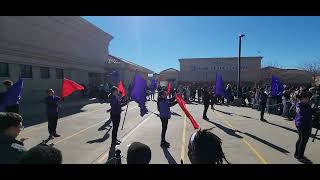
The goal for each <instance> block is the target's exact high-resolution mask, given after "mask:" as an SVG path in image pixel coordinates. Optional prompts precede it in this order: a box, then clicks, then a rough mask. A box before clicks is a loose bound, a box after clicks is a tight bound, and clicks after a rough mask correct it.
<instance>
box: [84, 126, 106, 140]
mask: <svg viewBox="0 0 320 180" xmlns="http://www.w3.org/2000/svg"><path fill="white" fill-rule="evenodd" d="M110 130H111V127H110V128H109V129H108V130H107V132H106V134H105V135H104V136H103V137H102V138H99V139H94V140H91V141H87V143H88V144H93V143H102V142H104V141H106V140H107V139H108V138H109V137H110V134H109V131H110Z"/></svg>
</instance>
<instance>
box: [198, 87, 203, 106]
mask: <svg viewBox="0 0 320 180" xmlns="http://www.w3.org/2000/svg"><path fill="white" fill-rule="evenodd" d="M201 96H202V89H201V88H199V89H198V102H199V103H200V102H201V101H200V98H201Z"/></svg>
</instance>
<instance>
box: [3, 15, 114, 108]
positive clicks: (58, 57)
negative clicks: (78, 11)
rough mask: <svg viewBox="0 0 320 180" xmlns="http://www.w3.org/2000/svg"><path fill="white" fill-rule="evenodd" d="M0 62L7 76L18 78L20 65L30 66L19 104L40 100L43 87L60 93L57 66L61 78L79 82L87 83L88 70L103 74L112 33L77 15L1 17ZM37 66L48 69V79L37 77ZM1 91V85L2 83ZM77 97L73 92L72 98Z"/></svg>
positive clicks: (43, 95) (38, 71)
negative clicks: (31, 73)
mask: <svg viewBox="0 0 320 180" xmlns="http://www.w3.org/2000/svg"><path fill="white" fill-rule="evenodd" d="M0 27H1V30H0V62H4V63H8V64H9V71H10V73H9V74H10V76H9V77H0V80H5V79H10V80H12V81H14V82H15V81H17V80H18V78H19V75H20V64H25V65H31V66H32V71H33V77H32V78H30V79H24V90H23V100H22V101H21V103H32V102H33V103H37V102H40V101H42V100H43V98H44V97H45V95H46V93H45V90H46V89H48V88H52V89H54V90H55V91H56V93H57V94H60V88H61V84H62V79H56V68H61V69H63V70H64V77H65V78H69V79H71V80H73V81H75V82H77V83H79V84H85V85H87V87H88V84H89V77H88V73H89V72H94V73H98V74H99V81H100V79H102V77H103V75H102V74H103V73H105V63H106V59H107V57H108V46H109V43H110V41H111V40H112V36H110V35H109V34H107V33H105V32H103V31H101V30H100V29H98V28H97V27H95V26H93V25H92V24H90V23H89V22H87V21H85V20H84V19H82V18H81V17H78V16H0ZM40 67H49V68H50V79H41V78H40ZM1 86H2V87H0V90H1V91H4V90H5V89H4V87H3V85H2V84H1ZM75 96H79V93H75V94H74V95H72V96H71V97H75Z"/></svg>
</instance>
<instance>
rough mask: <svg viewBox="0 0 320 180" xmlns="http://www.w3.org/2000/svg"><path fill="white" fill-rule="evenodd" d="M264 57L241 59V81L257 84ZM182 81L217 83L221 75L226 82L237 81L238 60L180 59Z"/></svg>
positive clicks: (233, 58) (234, 58) (235, 58)
mask: <svg viewBox="0 0 320 180" xmlns="http://www.w3.org/2000/svg"><path fill="white" fill-rule="evenodd" d="M261 60H262V57H242V58H241V64H242V67H241V81H250V82H256V81H258V80H259V79H260V68H261ZM179 61H180V73H179V80H180V81H187V82H192V81H200V82H207V81H215V76H216V73H220V74H221V75H222V78H223V80H224V81H229V82H234V81H237V76H238V75H237V73H238V58H237V57H230V58H191V59H180V60H179Z"/></svg>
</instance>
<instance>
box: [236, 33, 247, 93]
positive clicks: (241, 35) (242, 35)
mask: <svg viewBox="0 0 320 180" xmlns="http://www.w3.org/2000/svg"><path fill="white" fill-rule="evenodd" d="M244 36H245V35H244V34H240V35H239V56H238V88H237V97H238V98H239V94H240V72H241V38H243V37H244Z"/></svg>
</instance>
